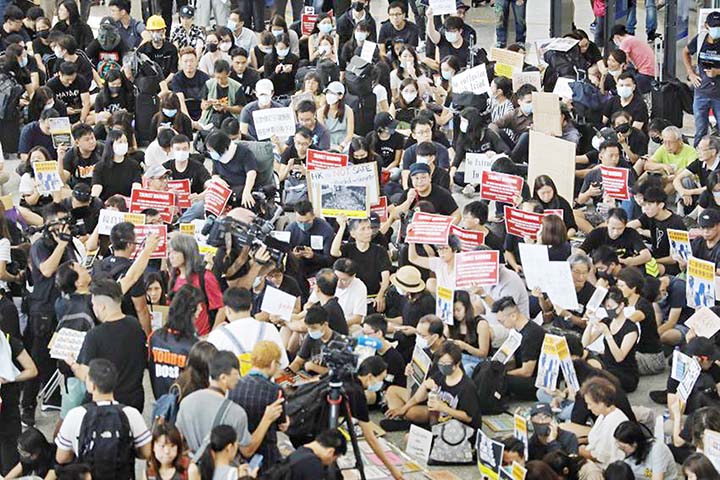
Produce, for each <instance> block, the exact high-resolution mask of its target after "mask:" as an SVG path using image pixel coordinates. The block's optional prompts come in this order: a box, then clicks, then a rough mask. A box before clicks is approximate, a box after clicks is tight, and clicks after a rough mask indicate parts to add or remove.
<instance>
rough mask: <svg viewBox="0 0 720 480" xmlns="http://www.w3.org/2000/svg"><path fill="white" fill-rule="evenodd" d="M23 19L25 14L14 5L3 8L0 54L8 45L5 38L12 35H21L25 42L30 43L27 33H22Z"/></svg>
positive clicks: (0, 29)
mask: <svg viewBox="0 0 720 480" xmlns="http://www.w3.org/2000/svg"><path fill="white" fill-rule="evenodd" d="M23 18H25V14H23V11H22V10H21V9H20V8H18V7H17V6H16V5H8V6H7V7H5V12H4V14H3V24H2V27H0V52H4V51H5V49H6V48H7V47H8V45H9V43H7V42H6V39H7V37H9V36H10V35H13V34H17V35H22V36H23V39H24V40H25V41H26V42H29V41H30V37H29V36H28V34H27V33H25V32H23V31H22V27H23Z"/></svg>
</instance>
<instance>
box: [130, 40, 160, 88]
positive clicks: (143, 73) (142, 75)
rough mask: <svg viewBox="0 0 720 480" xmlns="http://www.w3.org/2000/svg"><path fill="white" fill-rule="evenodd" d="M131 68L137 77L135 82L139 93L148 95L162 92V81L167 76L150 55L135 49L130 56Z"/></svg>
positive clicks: (134, 76)
mask: <svg viewBox="0 0 720 480" xmlns="http://www.w3.org/2000/svg"><path fill="white" fill-rule="evenodd" d="M130 70H131V71H132V75H133V78H134V79H135V81H134V82H133V83H134V85H135V88H136V89H137V91H138V92H139V93H145V94H148V95H157V94H158V93H160V81H161V80H163V79H164V78H165V76H164V75H163V71H162V68H160V65H158V64H157V63H155V62H154V61H152V60H151V59H150V57H148V56H147V55H145V54H144V53H140V52H138V51H137V50H135V51H134V52H133V53H132V54H131V56H130Z"/></svg>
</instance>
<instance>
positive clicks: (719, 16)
mask: <svg viewBox="0 0 720 480" xmlns="http://www.w3.org/2000/svg"><path fill="white" fill-rule="evenodd" d="M705 24H706V25H707V26H708V27H720V12H718V11H715V12H710V13H709V14H708V16H707V18H705Z"/></svg>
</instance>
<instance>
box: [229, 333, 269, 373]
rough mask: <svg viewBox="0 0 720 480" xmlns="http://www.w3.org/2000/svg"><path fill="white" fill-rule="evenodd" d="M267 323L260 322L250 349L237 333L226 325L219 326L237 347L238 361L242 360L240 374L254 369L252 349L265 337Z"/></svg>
mask: <svg viewBox="0 0 720 480" xmlns="http://www.w3.org/2000/svg"><path fill="white" fill-rule="evenodd" d="M265 325H266V323H265V322H262V323H261V324H260V331H259V332H258V335H257V338H256V339H255V343H253V345H252V347H251V348H249V349H246V348H245V347H243V346H242V344H241V343H240V341H239V340H238V339H237V338H235V335H233V334H232V332H231V331H230V330H228V328H227V327H226V326H222V327H220V328H218V330H219V331H220V332H222V333H223V335H225V337H226V338H227V339H228V340H230V343H232V344H233V348H234V349H235V352H234V353H235V355H237V358H238V362H240V375H241V376H243V377H244V376H245V375H247V374H248V372H250V370H252V349H253V348H255V345H257V344H258V342H261V341H262V339H263V338H265Z"/></svg>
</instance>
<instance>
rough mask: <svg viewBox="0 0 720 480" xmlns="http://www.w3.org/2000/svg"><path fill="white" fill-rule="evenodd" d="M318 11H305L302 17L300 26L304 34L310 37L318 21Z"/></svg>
mask: <svg viewBox="0 0 720 480" xmlns="http://www.w3.org/2000/svg"><path fill="white" fill-rule="evenodd" d="M317 19H318V14H317V13H303V14H302V16H301V17H300V28H301V32H302V35H303V36H307V37H309V36H310V35H312V33H313V30H315V24H316V23H317Z"/></svg>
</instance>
